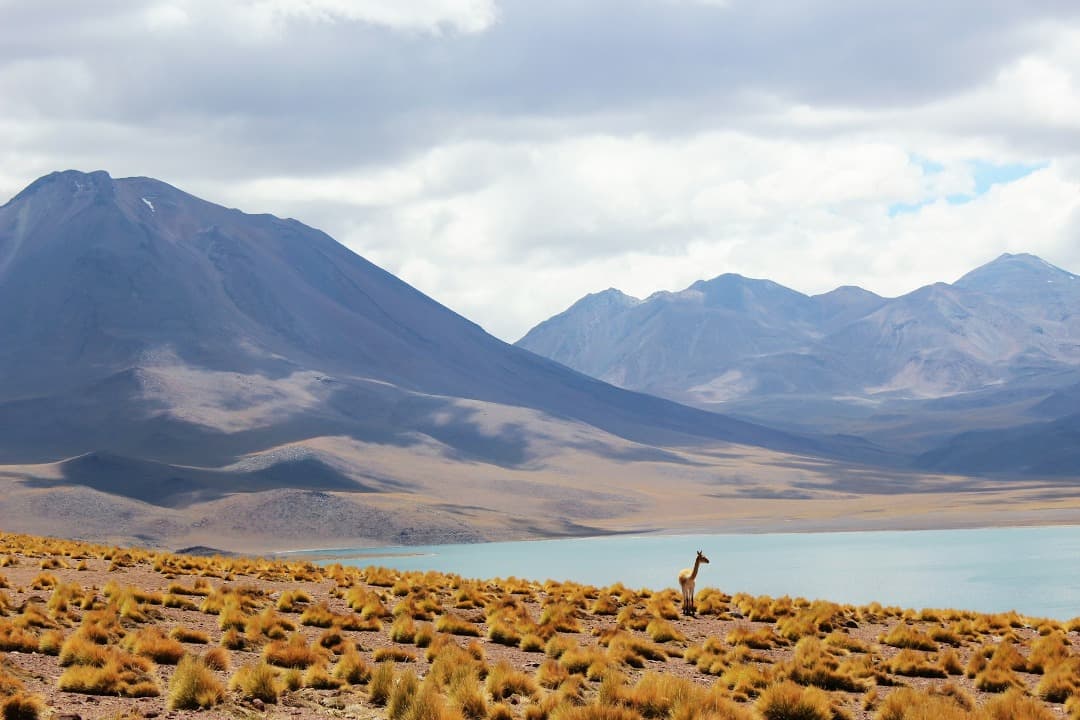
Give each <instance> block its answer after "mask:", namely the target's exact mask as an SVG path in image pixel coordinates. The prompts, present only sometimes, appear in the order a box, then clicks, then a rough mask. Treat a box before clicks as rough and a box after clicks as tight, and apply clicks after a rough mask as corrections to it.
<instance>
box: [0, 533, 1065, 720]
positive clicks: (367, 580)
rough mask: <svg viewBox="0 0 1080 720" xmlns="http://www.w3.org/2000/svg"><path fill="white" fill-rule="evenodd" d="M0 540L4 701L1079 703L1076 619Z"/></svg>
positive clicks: (654, 706)
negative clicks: (686, 600) (682, 605)
mask: <svg viewBox="0 0 1080 720" xmlns="http://www.w3.org/2000/svg"><path fill="white" fill-rule="evenodd" d="M0 559H2V561H3V562H2V563H0V565H2V567H3V573H2V575H0V588H2V589H0V653H2V655H0V717H2V718H29V719H31V720H32V719H34V718H43V719H44V718H48V717H52V716H54V715H58V714H61V713H63V712H66V711H68V710H69V709H70V708H72V707H88V708H93V710H92V713H91V715H92V716H93V717H98V716H100V717H129V716H130V717H136V716H142V717H153V716H155V715H153V713H157V714H158V715H164V714H165V713H171V714H170V715H169V717H230V718H235V717H256V716H259V714H260V713H267V712H271V713H277V712H279V710H280V712H282V713H284V715H283V716H286V715H287V716H289V717H302V718H303V717H311V718H315V717H326V716H333V717H344V718H350V717H351V718H388V719H389V720H489V719H490V720H797V719H804V720H861V719H864V718H865V719H867V720H916V719H920V718H943V719H945V720H954V719H955V720H996V719H998V718H1013V719H1016V720H1025V719H1032V720H1042V719H1043V718H1076V719H1077V720H1080V652H1074V651H1073V642H1074V641H1075V640H1077V637H1078V635H1077V633H1078V631H1080V619H1074V620H1072V621H1067V622H1062V621H1057V620H1052V619H1047V618H1031V617H1024V616H1022V615H1019V614H1017V613H1014V612H1009V613H1000V614H996V615H987V614H980V613H975V612H969V611H965V610H952V609H934V610H918V611H917V610H909V609H903V608H898V607H890V606H884V605H881V604H878V603H872V604H870V605H866V606H852V605H840V604H836V603H830V602H825V601H821V600H815V601H809V600H806V599H803V598H792V597H779V598H772V597H767V596H751V595H747V594H745V593H737V594H728V593H725V592H724V591H723V590H721V589H718V588H715V587H712V588H702V589H700V590H699V591H698V592H697V596H696V607H697V612H698V614H697V616H696V617H693V618H691V617H683V616H681V615H680V614H679V613H678V610H677V607H678V601H679V600H680V596H679V593H678V592H677V591H676V590H675V589H674V588H666V589H652V590H649V589H641V590H631V589H628V588H626V587H624V586H622V585H621V584H616V585H613V586H608V587H593V586H589V585H582V584H578V583H572V582H559V581H554V580H548V581H546V582H535V581H529V580H524V579H520V578H504V579H488V580H475V579H467V578H463V577H459V576H456V575H445V574H439V573H431V572H428V573H421V572H397V571H394V570H389V569H387V568H381V567H370V568H353V567H344V566H341V565H329V566H321V565H318V564H316V563H313V562H309V561H305V560H300V561H298V560H295V559H293V560H289V561H283V560H275V559H265V558H262V559H260V558H239V557H223V556H217V557H188V556H182V555H174V554H169V553H161V552H154V551H149V550H140V549H129V548H117V547H105V546H98V545H88V544H83V543H79V542H74V541H67V540H57V539H50V538H40V537H31V536H20V535H6V534H0ZM87 698H93V699H92V700H88V699H87ZM87 702H90V703H92V704H91V705H89V706H87V705H84V704H85V703H87ZM274 707H277V708H279V710H271V709H272V708H274ZM147 713H150V714H147Z"/></svg>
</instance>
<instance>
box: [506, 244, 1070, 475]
mask: <svg viewBox="0 0 1080 720" xmlns="http://www.w3.org/2000/svg"><path fill="white" fill-rule="evenodd" d="M518 345H519V346H520V347H524V348H526V349H529V350H532V351H534V352H536V353H538V354H541V355H544V356H546V357H550V358H552V359H554V360H557V361H559V362H561V363H564V364H566V365H568V366H569V367H573V368H576V369H578V370H581V371H582V372H587V373H590V374H592V375H594V376H595V377H598V378H601V379H604V380H607V381H609V382H612V383H615V384H618V385H620V386H622V387H627V388H631V389H635V390H642V391H645V392H650V393H655V394H658V395H662V396H664V397H669V398H672V399H675V400H678V401H680V402H687V403H691V404H694V405H697V406H699V407H704V408H710V409H717V410H722V411H724V412H728V413H732V414H735V415H737V416H742V417H744V418H747V419H752V420H756V421H760V422H765V423H771V424H774V425H778V426H782V427H786V428H788V429H790V430H793V431H800V430H802V431H807V430H809V429H810V428H812V427H818V428H824V429H828V430H829V431H832V432H843V433H851V434H856V435H860V436H863V437H867V438H869V439H871V440H873V441H875V442H877V443H879V444H883V445H888V446H891V447H893V448H894V449H897V450H898V451H909V452H915V453H922V452H928V451H930V450H931V449H933V448H934V447H935V446H936V445H937V444H939V443H941V442H942V441H943V436H950V435H952V434H955V433H957V432H960V431H976V430H988V429H998V430H1002V429H1007V428H1010V427H1013V426H1019V425H1023V424H1026V423H1028V422H1031V421H1033V420H1035V419H1036V415H1037V414H1038V411H1037V409H1036V408H1037V407H1041V408H1043V411H1044V412H1045V410H1046V408H1047V407H1049V406H1048V405H1047V403H1050V402H1051V398H1053V397H1060V393H1061V392H1066V391H1067V390H1066V388H1068V387H1069V386H1070V385H1073V384H1074V383H1076V381H1077V380H1080V278H1078V277H1077V276H1076V275H1074V274H1072V273H1070V272H1067V271H1065V270H1062V269H1060V268H1057V267H1054V266H1053V265H1050V264H1049V263H1046V262H1045V261H1043V260H1041V259H1040V258H1037V257H1035V256H1033V255H1003V256H1001V257H1000V258H998V259H997V260H994V261H993V262H990V263H988V264H986V265H984V266H982V267H980V268H977V269H976V270H973V271H972V272H970V273H968V274H967V275H965V276H964V277H962V278H960V279H959V280H958V281H956V282H955V283H952V284H945V283H937V284H934V285H930V286H927V287H923V288H919V289H918V290H915V291H914V292H911V293H909V294H907V295H904V296H901V297H898V298H882V297H879V296H877V295H874V294H873V293H870V292H868V291H865V290H862V289H860V288H855V287H845V288H839V289H837V290H834V291H832V292H830V293H826V294H823V295H816V296H807V295H803V294H801V293H798V292H795V291H793V290H789V289H787V288H784V287H782V286H780V285H777V284H776V283H773V282H770V281H767V280H754V279H749V278H744V277H741V276H738V275H731V274H727V275H721V276H719V277H716V278H714V279H712V280H708V281H700V282H697V283H694V284H693V285H691V286H690V287H688V288H687V289H685V290H683V291H681V292H675V293H671V292H658V293H655V294H653V295H652V296H650V297H648V298H646V299H644V300H639V299H637V298H632V297H629V296H626V295H624V294H623V293H620V292H619V291H618V290H607V291H605V292H603V293H599V294H597V295H590V296H587V297H585V298H583V299H581V300H580V301H578V302H577V303H575V304H574V305H573V306H571V307H570V308H569V309H567V310H566V311H565V312H563V313H561V314H559V315H556V316H555V317H553V318H551V319H549V320H547V321H545V322H543V323H541V324H540V325H538V326H537V327H535V328H533V329H532V330H531V331H530V332H529V333H528V334H527V335H526V336H525V337H523V338H522V339H521V340H520V341H519V342H518ZM1040 403H1041V405H1040ZM1059 405H1060V402H1059ZM1069 412H1075V409H1072V410H1071V411H1067V410H1065V409H1064V408H1062V412H1061V413H1060V416H1061V417H1063V416H1065V415H1067V414H1069ZM1057 417H1058V416H1057V415H1055V416H1054V418H1055V419H1056V418H1057ZM1037 419H1040V420H1045V419H1046V416H1045V415H1042V416H1040V417H1038V418H1037ZM1025 466H1026V465H1025ZM1039 466H1040V467H1047V466H1052V467H1066V466H1068V463H1062V462H1052V463H1050V464H1049V465H1047V464H1046V463H1040V464H1039ZM949 467H950V468H951V469H953V470H970V469H974V466H969V465H967V464H965V463H960V464H954V465H950V466H949ZM1074 469H1075V470H1076V471H1077V472H1078V473H1080V468H1074Z"/></svg>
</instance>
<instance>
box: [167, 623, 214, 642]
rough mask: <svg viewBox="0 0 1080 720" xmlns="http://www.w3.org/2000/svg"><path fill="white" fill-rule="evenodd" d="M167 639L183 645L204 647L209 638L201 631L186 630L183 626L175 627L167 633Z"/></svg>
mask: <svg viewBox="0 0 1080 720" xmlns="http://www.w3.org/2000/svg"><path fill="white" fill-rule="evenodd" d="M169 637H171V638H172V639H173V640H176V641H178V642H183V643H192V644H195V645H206V644H207V643H209V642H210V636H209V635H207V634H206V633H204V632H203V631H202V630H192V629H191V628H186V627H184V626H183V625H177V626H176V627H174V628H173V629H172V630H171V631H170V632H169Z"/></svg>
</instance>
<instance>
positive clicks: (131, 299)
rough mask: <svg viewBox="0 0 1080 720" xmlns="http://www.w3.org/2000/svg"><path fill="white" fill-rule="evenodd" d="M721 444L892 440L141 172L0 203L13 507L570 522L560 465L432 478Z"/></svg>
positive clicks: (588, 502) (578, 494) (831, 448)
mask: <svg viewBox="0 0 1080 720" xmlns="http://www.w3.org/2000/svg"><path fill="white" fill-rule="evenodd" d="M732 444H737V445H742V446H755V447H762V448H767V449H768V451H769V452H774V453H798V454H802V455H807V454H811V455H817V456H827V457H830V458H834V459H835V458H841V459H856V460H866V459H872V460H875V461H876V460H887V458H885V457H884V455H883V454H882V453H880V452H879V451H877V450H876V449H875V448H873V447H872V446H871V445H870V444H868V443H864V442H861V441H854V440H850V439H844V438H821V437H809V436H806V435H800V434H794V433H789V432H783V431H776V430H771V429H768V428H766V427H762V426H759V425H755V424H753V423H748V422H745V421H741V420H737V419H732V418H729V417H725V416H722V415H718V414H715V413H711V412H705V411H703V410H700V409H694V408H689V407H685V406H682V405H678V404H676V403H674V402H671V401H668V400H663V399H659V398H656V397H652V396H648V395H643V394H640V393H636V392H630V391H627V390H623V389H619V388H616V387H613V386H611V385H609V384H607V383H605V382H602V381H599V380H596V379H593V378H590V377H588V376H586V375H583V374H581V373H578V372H576V371H573V370H571V369H569V368H567V367H565V366H563V365H560V364H558V363H555V362H552V361H551V360H548V359H545V358H542V357H540V356H538V355H535V354H533V353H531V352H529V351H527V350H524V349H521V348H517V347H514V346H511V345H507V344H506V343H503V342H501V341H500V340H498V339H496V338H494V337H492V336H490V335H488V334H487V333H485V332H484V331H483V329H482V328H480V327H479V326H477V325H476V324H474V323H472V322H469V321H468V320H466V319H464V318H462V317H460V316H459V315H457V314H455V313H453V312H452V311H450V310H449V309H447V308H445V307H443V306H442V305H440V304H438V303H437V302H435V301H434V300H432V299H431V298H428V297H426V296H425V295H423V294H422V293H420V292H418V291H417V290H415V289H414V288H412V287H410V286H409V285H407V284H405V283H403V282H402V281H400V280H399V279H397V278H395V277H394V276H392V275H390V274H389V273H387V272H385V271H383V270H381V269H380V268H378V267H376V266H375V265H372V264H371V263H369V262H367V261H366V260H364V259H363V258H361V257H359V256H358V255H356V254H355V253H353V252H352V251H350V250H348V249H347V248H345V247H344V246H342V245H340V244H339V243H337V242H336V241H334V240H333V239H331V238H330V237H329V236H327V235H326V234H324V233H322V232H319V231H317V230H314V229H312V228H309V227H307V226H305V225H303V224H301V223H299V222H297V221H295V220H283V219H280V218H276V217H273V216H270V215H248V214H245V213H243V212H240V211H239V210H234V209H227V208H224V207H220V206H217V205H214V204H212V203H209V202H206V201H203V200H200V199H198V198H195V197H193V196H191V195H188V194H186V193H184V192H182V191H180V190H178V189H176V188H173V187H171V186H169V185H167V184H165V183H162V182H159V181H157V180H152V179H148V178H127V179H113V178H111V177H110V176H109V175H108V174H106V173H104V172H94V173H88V174H87V173H81V172H75V171H68V172H61V173H53V174H51V175H48V176H46V177H43V178H41V179H39V180H38V181H36V182H34V183H33V184H31V185H30V186H29V187H27V188H26V189H25V190H24V191H23V192H21V193H19V194H18V195H17V196H16V197H15V198H13V199H12V200H11V201H10V202H8V203H7V204H5V205H3V206H2V207H0V465H6V466H7V467H6V468H0V478H5V479H6V480H7V481H8V482H10V483H14V484H13V485H11V492H16V491H19V492H23V491H25V492H27V493H31V494H30V495H27V496H26V497H25V498H24V500H25V502H23V503H22V504H20V503H18V502H15V500H13V499H12V497H14V496H11V495H10V494H9V497H8V502H9V504H8V506H7V507H9V508H10V511H11V513H19V512H24V511H25V508H27V507H38V508H40V507H41V496H42V493H50V492H52V493H59V492H60V491H61V489H64V490H65V491H68V490H70V489H71V488H74V487H78V488H81V489H80V490H79V493H80V494H77V495H74V496H73V495H71V494H70V492H69V493H68V494H66V495H63V497H61V496H60V495H56V498H57V500H56V502H57V503H59V504H62V505H64V506H65V507H73V508H76V509H73V510H72V512H74V513H75V514H74V515H73V517H75V518H79V517H80V516H79V515H78V511H77V507H76V506H79V505H80V504H81V506H82V507H93V506H96V505H100V506H101V508H102V509H101V511H100V512H99V513H98V515H99V516H100V515H108V514H109V513H113V514H114V516H115V517H119V518H128V517H134V516H137V515H138V514H139V513H138V512H136V511H135V510H134V509H133V508H134V507H136V506H133V505H131V503H142V504H143V505H142V506H141V507H144V510H143V517H144V519H145V518H146V517H155V518H157V520H156V521H155V523H156V525H155V526H154V527H151V528H149V529H147V528H146V527H144V528H143V529H142V530H140V531H139V532H140V533H142V534H143V535H145V536H146V537H149V538H154V537H165V536H169V537H175V536H178V535H183V534H184V532H186V530H184V529H183V528H180V526H181V525H184V524H185V523H191V522H195V523H197V522H200V521H201V520H200V518H202V519H205V512H208V510H207V508H209V507H210V506H211V505H213V506H214V507H215V508H217V510H215V511H214V512H220V511H221V508H222V507H229V508H230V510H229V512H230V513H232V516H235V517H246V518H248V520H247V521H245V523H246V522H253V523H254V524H256V525H257V524H258V523H259V517H258V515H259V513H258V512H255V511H250V512H249V511H248V510H250V508H249V509H248V510H243V509H242V508H238V507H236V503H238V502H241V501H242V500H243V498H244V497H250V498H255V497H256V496H259V497H261V498H262V499H261V500H259V501H258V502H270V500H268V499H267V498H268V497H269V496H267V495H266V494H267V493H275V492H284V491H288V492H290V493H293V494H292V495H289V496H288V497H289V498H291V499H290V500H289V504H290V509H291V510H292V511H293V512H294V513H295V514H296V517H298V518H307V519H308V521H310V520H311V518H312V517H319V516H326V513H327V512H328V511H327V510H326V507H327V502H331V500H328V498H332V503H331V504H334V503H336V504H335V505H334V507H336V508H337V510H335V511H334V512H336V513H338V515H339V516H341V517H343V518H345V519H344V520H342V523H343V525H342V527H348V526H349V522H351V521H349V520H348V518H349V517H352V515H350V513H353V511H354V510H355V511H356V513H355V517H356V518H357V519H356V523H355V527H353V529H352V530H351V531H348V532H350V533H351V535H350V536H356V537H369V536H370V527H367V526H365V525H364V523H365V522H367V521H366V520H364V518H370V517H371V514H372V513H373V512H376V511H377V512H380V513H384V515H385V514H386V513H389V514H390V515H391V516H393V517H396V518H397V521H396V524H395V522H386V523H382V525H380V527H382V526H386V527H387V528H390V527H393V528H396V530H395V531H394V532H393V533H390V536H389V539H391V540H394V539H402V538H401V537H399V536H398V533H399V532H401V531H405V530H408V529H409V528H414V529H415V528H417V527H419V526H420V525H423V526H424V527H425V528H427V529H428V530H430V528H432V527H444V528H445V532H444V533H443V534H442V535H441V537H463V538H466V539H470V538H471V539H475V538H477V537H483V536H485V534H484V533H485V532H488V530H477V529H476V527H477V526H478V524H479V525H483V524H484V523H487V526H493V525H499V524H500V523H501V524H502V525H501V527H503V529H502V530H498V531H495V530H491V532H490V533H489V534H491V533H494V534H495V535H498V534H499V533H500V532H502V533H504V534H505V532H507V529H506V528H509V527H518V528H519V529H526V528H532V529H533V530H534V531H535V532H539V533H544V532H580V531H582V530H581V526H579V524H578V523H580V522H584V521H586V520H590V519H595V517H596V515H597V513H598V512H602V511H601V505H602V504H603V502H606V501H605V500H603V497H604V495H603V493H600V494H599V495H598V496H597V497H596V498H592V497H591V496H590V495H589V492H588V491H586V490H584V489H582V485H583V484H587V483H582V481H581V480H580V479H577V478H575V479H572V480H571V481H568V480H567V479H566V477H565V473H566V472H567V471H566V469H565V467H564V466H560V468H559V470H558V474H559V477H558V478H556V479H554V480H551V482H550V483H548V481H547V480H546V479H545V480H544V482H540V481H539V480H538V481H537V482H536V483H534V484H531V485H530V484H529V483H527V482H519V483H517V484H516V485H514V486H513V487H511V486H510V484H509V483H507V482H505V481H500V480H499V479H498V478H497V477H492V478H491V479H489V480H488V481H487V484H486V485H483V484H477V485H476V486H474V487H472V488H471V489H470V490H468V491H466V490H463V489H462V487H463V486H453V485H452V484H451V482H450V481H448V480H445V479H444V478H446V477H455V478H459V477H461V473H459V472H458V470H460V469H461V468H473V469H474V472H473V473H472V474H473V476H481V475H484V474H485V473H484V472H481V471H480V470H479V469H478V468H499V469H502V470H504V471H507V472H509V471H520V472H531V471H535V472H537V473H538V477H539V475H543V472H545V471H546V470H547V469H548V468H549V467H550V462H551V461H550V458H551V457H554V456H555V455H559V454H561V453H565V452H566V451H567V449H568V448H570V449H574V451H575V452H578V453H580V454H581V456H582V457H583V458H588V459H589V462H596V463H600V467H602V472H603V473H605V474H607V475H608V476H610V477H615V476H617V475H618V471H617V470H616V469H615V468H616V467H618V466H620V465H621V464H625V463H627V462H630V461H636V460H644V461H648V462H655V463H660V464H661V465H665V464H667V465H670V466H672V467H680V466H685V465H686V464H687V462H688V461H686V460H685V459H684V458H682V457H681V456H679V455H678V454H677V453H673V452H671V450H670V448H687V447H694V448H702V447H723V446H731V445H732ZM391 458H392V460H391ZM566 462H567V463H569V460H567V461H566ZM665 466H666V465H665ZM455 468H456V469H455ZM545 477H546V476H545ZM460 482H462V483H464V482H465V481H464V480H460ZM545 483H547V484H545ZM521 488H529V491H528V492H523V491H522V490H521ZM86 492H91V493H97V494H95V495H93V496H92V497H93V498H95V499H94V500H92V501H91V500H89V499H88V496H87V495H86V494H85V493H86ZM297 492H300V493H307V494H306V495H304V494H301V495H296V493H297ZM35 493H36V494H35ZM320 493H321V494H320ZM545 493H546V494H547V495H548V496H550V497H548V498H547V500H545V502H550V506H549V509H558V508H562V509H563V510H564V511H565V512H551V513H542V514H541V517H538V518H532V519H530V520H529V521H528V522H527V523H524V522H521V517H522V516H524V515H528V514H530V511H529V510H528V509H527V508H526V507H524V506H522V504H521V499H522V496H523V495H526V496H530V495H531V496H532V497H536V496H538V495H539V496H543V495H544V494H545ZM72 497H77V498H78V500H75V501H73V500H71V498H72ZM238 498H240V499H238ZM464 498H468V499H469V502H473V503H474V505H475V506H474V507H471V509H469V508H464V509H463V503H464V500H463V499H464ZM120 499H122V500H123V502H122V503H120ZM608 500H613V499H612V498H608ZM252 502H253V503H254V502H255V500H252ZM117 503H120V504H117ZM215 503H216V505H214V504H215ZM222 503H226V505H222ZM227 503H232V505H227ZM275 503H277V504H275ZM304 503H308V504H309V505H310V508H308V509H307V510H305V509H304ZM342 503H344V505H342ZM597 503H600V504H597ZM271 505H274V506H275V507H278V506H279V505H280V503H278V502H277V501H274V502H273V503H271ZM618 506H619V505H618V503H616V502H612V503H611V507H618ZM200 507H201V508H203V511H198V508H200ZM252 507H254V505H252ZM148 508H153V510H152V511H151V510H150V509H148ZM162 508H164V509H165V510H167V511H168V512H166V511H165V510H162ZM193 508H194V509H193ZM417 508H424V509H425V512H426V515H425V516H424V517H423V518H419V516H417V515H416V512H417ZM508 508H511V509H516V511H517V512H518V513H519V514H518V515H513V514H512V513H511V514H508V513H507V512H506V510H507V509H508ZM163 512H165V514H161V513H163ZM200 512H202V514H200ZM169 513H172V514H169ZM177 513H186V514H185V515H183V517H181V516H180V515H177ZM305 513H306V514H305ZM394 513H397V514H396V515H394ZM469 513H472V515H471V516H470V515H469ZM3 514H4V513H3V508H2V507H0V516H2V515H3ZM226 517H229V515H226ZM477 518H480V519H477ZM82 519H83V520H86V519H85V518H82ZM99 519H100V518H99ZM305 522H307V521H305ZM87 523H88V524H87V526H88V527H89V526H90V525H91V524H92V523H90V522H89V521H87ZM440 523H441V525H440ZM122 526H123V522H119V521H118V522H117V523H115V525H114V529H116V530H117V531H121V530H122V529H123V528H122ZM155 527H156V528H157V529H155ZM185 527H187V528H188V529H190V526H185ZM335 527H337V526H335ZM177 528H180V529H179V530H178V529H177ZM27 529H33V528H27ZM234 529H235V530H237V532H240V531H243V530H244V528H243V527H237V528H234ZM489 530H490V527H489ZM181 531H183V532H181ZM336 532H337V533H338V536H340V535H341V534H342V533H343V532H345V531H342V530H340V528H338V530H336ZM387 532H389V530H388V531H387ZM425 532H426V534H425V537H426V538H428V539H430V537H431V536H432V533H431V532H429V531H425ZM155 533H156V534H155ZM365 533H368V534H367V535H365ZM385 534H386V533H383V535H385ZM436 534H437V533H436ZM402 537H405V536H402ZM378 539H384V540H385V539H388V538H386V537H383V536H381V535H380V537H379V538H378ZM405 539H408V537H405ZM142 541H144V542H145V541H146V540H145V539H143V540H142Z"/></svg>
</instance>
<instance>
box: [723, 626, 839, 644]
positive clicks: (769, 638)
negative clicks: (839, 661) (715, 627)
mask: <svg viewBox="0 0 1080 720" xmlns="http://www.w3.org/2000/svg"><path fill="white" fill-rule="evenodd" d="M845 637H846V636H845ZM724 639H725V640H726V641H727V642H728V644H729V645H745V646H746V647H748V648H753V649H755V650H769V649H770V648H773V647H775V646H776V645H779V644H780V643H781V642H782V641H781V640H780V638H779V637H777V636H776V634H775V633H774V632H773V630H772V628H771V627H769V626H767V625H766V626H762V627H759V628H756V629H755V628H752V627H745V626H742V627H736V628H734V629H732V630H731V632H729V633H728V634H727V637H725V638H724Z"/></svg>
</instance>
